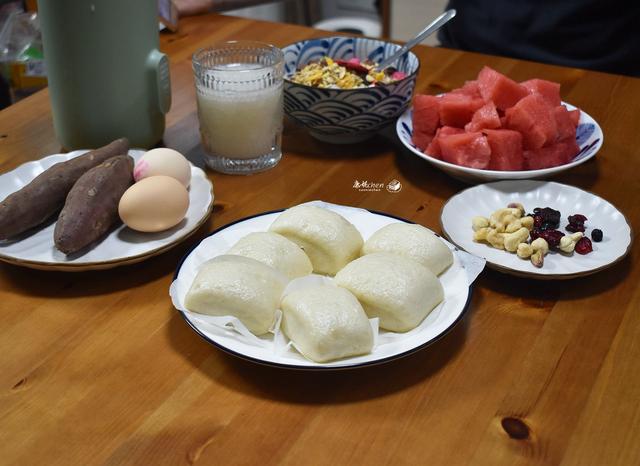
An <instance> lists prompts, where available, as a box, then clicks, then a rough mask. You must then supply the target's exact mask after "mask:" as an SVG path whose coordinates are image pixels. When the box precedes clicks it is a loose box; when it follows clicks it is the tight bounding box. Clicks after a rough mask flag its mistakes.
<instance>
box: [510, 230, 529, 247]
mask: <svg viewBox="0 0 640 466" xmlns="http://www.w3.org/2000/svg"><path fill="white" fill-rule="evenodd" d="M527 238H529V230H527V229H526V228H525V227H522V228H520V229H519V230H517V231H515V232H513V233H507V234H505V235H504V248H505V249H506V250H507V251H510V252H516V250H517V249H518V245H519V244H520V243H524V242H525V241H527Z"/></svg>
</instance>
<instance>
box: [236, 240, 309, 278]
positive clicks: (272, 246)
mask: <svg viewBox="0 0 640 466" xmlns="http://www.w3.org/2000/svg"><path fill="white" fill-rule="evenodd" d="M227 254H235V255H238V256H243V257H250V258H251V259H255V260H258V261H260V262H262V263H264V264H267V265H270V266H271V267H273V268H274V269H276V270H279V271H280V272H282V273H283V274H284V275H286V276H287V277H288V278H289V279H294V278H297V277H302V276H304V275H309V274H310V273H311V272H312V270H313V266H312V265H311V261H310V260H309V257H307V255H306V254H305V253H304V251H303V250H302V249H301V248H300V247H299V246H298V245H297V244H295V243H293V242H292V241H289V240H288V239H287V238H285V237H284V236H282V235H279V234H278V233H273V232H267V231H264V232H256V233H249V234H248V235H247V236H245V237H243V238H241V239H240V240H239V241H238V242H237V243H236V244H235V245H234V246H233V247H232V248H231V249H229V252H228V253H227Z"/></svg>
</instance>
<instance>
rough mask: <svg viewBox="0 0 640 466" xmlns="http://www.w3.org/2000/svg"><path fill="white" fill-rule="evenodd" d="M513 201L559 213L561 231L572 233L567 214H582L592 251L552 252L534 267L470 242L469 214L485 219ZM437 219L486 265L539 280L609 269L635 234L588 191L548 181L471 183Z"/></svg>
mask: <svg viewBox="0 0 640 466" xmlns="http://www.w3.org/2000/svg"><path fill="white" fill-rule="evenodd" d="M516 202H517V203H520V204H522V205H523V206H524V208H525V211H526V212H532V211H533V210H534V209H535V208H536V207H541V208H544V207H551V208H552V209H554V210H558V211H560V213H561V219H560V226H559V228H558V231H560V232H562V233H564V234H570V232H569V231H568V230H567V229H566V226H567V225H568V221H567V218H568V216H569V215H574V214H582V215H584V216H586V218H587V221H586V222H585V224H584V225H585V232H584V235H585V236H586V237H587V238H589V239H590V240H592V242H591V245H592V248H593V250H592V251H591V252H589V253H587V254H584V255H581V254H578V253H576V252H574V253H572V254H571V255H565V254H562V253H560V252H556V251H550V252H549V253H548V254H547V255H546V256H545V257H544V264H543V266H542V267H541V268H536V267H535V266H534V265H533V264H532V263H531V261H530V260H528V259H520V258H519V257H518V256H517V255H516V254H515V253H511V252H507V251H505V250H502V249H496V248H493V247H491V246H490V245H489V244H488V243H485V242H475V241H474V240H473V229H472V226H471V221H472V219H473V217H475V216H483V217H489V216H490V215H491V213H492V212H494V211H496V210H498V209H500V208H503V207H506V206H507V205H509V204H510V203H516ZM440 223H441V226H442V232H443V233H444V235H445V237H446V238H447V239H448V240H449V241H451V242H452V243H453V244H455V245H456V246H458V247H459V248H461V249H463V250H465V251H467V252H469V253H471V254H473V255H475V256H478V257H482V258H484V259H485V260H486V261H487V266H488V267H490V268H492V269H494V270H498V271H500V272H504V273H508V274H510V275H516V276H521V277H527V278H535V279H538V280H565V279H570V278H576V277H582V276H585V275H590V274H592V273H596V272H598V271H600V270H603V269H606V268H608V267H611V266H612V265H614V264H616V263H617V262H619V261H620V260H622V259H623V258H624V257H625V256H626V255H627V254H628V253H629V251H630V249H631V243H632V238H633V234H632V231H631V227H630V226H629V223H628V222H627V219H626V218H625V216H624V214H623V213H622V212H620V211H619V210H618V209H617V208H616V207H615V206H614V205H613V204H611V203H610V202H608V201H606V200H605V199H603V198H601V197H599V196H597V195H595V194H593V193H590V192H588V191H583V190H582V189H579V188H576V187H574V186H568V185H565V184H561V183H555V182H552V181H536V180H512V181H511V180H510V181H498V182H494V183H486V184H479V185H477V186H473V187H471V188H468V189H465V190H464V191H461V192H459V193H458V194H456V195H455V196H453V197H451V198H450V199H449V200H448V201H447V203H446V204H445V205H444V206H443V208H442V213H441V215H440ZM594 229H599V230H601V231H602V239H601V241H598V242H596V241H595V240H593V239H592V238H593V236H592V231H593V230H594Z"/></svg>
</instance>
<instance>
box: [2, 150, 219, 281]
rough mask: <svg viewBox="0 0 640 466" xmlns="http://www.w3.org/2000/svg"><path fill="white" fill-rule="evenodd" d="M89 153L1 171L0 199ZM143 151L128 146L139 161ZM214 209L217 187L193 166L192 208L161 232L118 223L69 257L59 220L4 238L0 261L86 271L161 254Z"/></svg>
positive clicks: (190, 203) (26, 265)
mask: <svg viewBox="0 0 640 466" xmlns="http://www.w3.org/2000/svg"><path fill="white" fill-rule="evenodd" d="M85 152H87V151H86V150H78V151H74V152H69V153H67V154H54V155H49V156H48V157H44V158H42V159H40V160H36V161H33V162H27V163H25V164H23V165H20V166H19V167H18V168H16V169H15V170H12V171H10V172H8V173H4V174H2V175H0V199H4V198H5V197H7V196H8V195H9V194H11V193H12V192H14V191H17V190H18V189H20V188H22V187H23V186H25V185H26V184H28V183H29V182H30V181H31V180H33V179H34V178H35V177H36V176H38V175H39V174H40V173H42V172H43V171H44V170H46V169H47V168H49V167H51V166H52V165H54V164H56V163H58V162H64V161H66V160H70V159H72V158H74V157H77V156H79V155H81V154H84V153H85ZM142 154H144V151H141V150H130V151H129V155H130V156H132V157H133V158H134V159H135V160H138V159H139V158H140V157H142ZM212 208H213V186H212V184H211V182H210V181H209V179H208V178H207V177H206V175H205V173H204V172H203V171H202V170H201V169H200V168H197V167H195V166H191V185H190V187H189V210H188V211H187V214H186V216H185V218H184V220H183V221H182V222H180V223H179V224H178V225H176V226H175V227H173V228H171V229H169V230H166V231H161V232H158V233H141V232H136V231H134V230H131V229H130V228H127V227H125V226H124V225H120V226H119V227H118V228H116V229H115V230H113V231H111V232H110V233H109V234H108V235H107V236H106V237H105V238H104V239H103V240H102V241H100V242H99V243H97V244H96V245H95V246H94V247H93V248H91V249H89V250H87V251H86V252H84V253H82V254H81V255H73V256H67V255H65V254H64V253H62V252H60V251H58V250H57V249H56V248H55V246H54V244H53V230H54V228H55V222H53V223H51V224H49V225H47V226H46V227H44V228H40V229H39V230H37V231H35V232H34V233H33V234H30V235H28V236H24V237H21V238H20V239H18V240H13V241H0V260H2V261H5V262H9V263H11V264H16V265H22V266H25V267H30V268H34V269H42V270H62V271H84V270H98V269H108V268H112V267H117V266H119V265H125V264H133V263H135V262H140V261H142V260H145V259H147V258H149V257H152V256H155V255H157V254H160V253H162V252H164V251H166V250H167V249H169V248H171V247H173V246H175V245H176V244H178V243H179V242H180V241H183V240H184V239H186V238H188V237H189V236H190V235H191V234H193V233H194V232H195V231H196V230H197V229H198V227H199V226H200V225H202V224H203V223H204V222H205V221H206V220H207V217H209V214H210V213H211V209H212Z"/></svg>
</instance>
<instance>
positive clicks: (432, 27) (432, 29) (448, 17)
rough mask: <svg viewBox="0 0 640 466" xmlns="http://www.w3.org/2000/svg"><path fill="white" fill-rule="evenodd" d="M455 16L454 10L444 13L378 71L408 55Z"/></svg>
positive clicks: (379, 66) (388, 59)
mask: <svg viewBox="0 0 640 466" xmlns="http://www.w3.org/2000/svg"><path fill="white" fill-rule="evenodd" d="M455 15H456V10H454V9H451V10H447V11H445V12H444V13H442V14H441V15H440V16H438V17H437V18H436V19H434V20H433V21H432V22H431V24H429V25H428V26H427V27H426V28H424V29H423V30H422V31H420V33H419V34H418V35H417V36H416V37H414V38H413V39H411V40H410V41H409V42H407V43H406V44H404V45H403V46H402V47H401V48H400V49H398V51H397V52H396V53H394V54H393V55H391V56H390V57H389V58H387V59H386V60H383V61H382V63H380V65H378V69H380V70H383V69H385V68H386V67H387V66H389V65H391V64H392V63H393V62H395V61H396V60H397V59H398V58H400V57H401V56H403V55H404V54H405V53H407V52H408V51H409V50H410V49H412V48H413V47H414V46H415V45H417V44H419V43H420V42H422V41H423V40H424V39H426V38H427V36H429V35H431V34H433V33H434V32H436V31H437V30H438V29H440V28H441V27H442V26H444V25H445V24H446V23H448V22H449V21H450V20H452V19H453V17H454V16H455Z"/></svg>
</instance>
